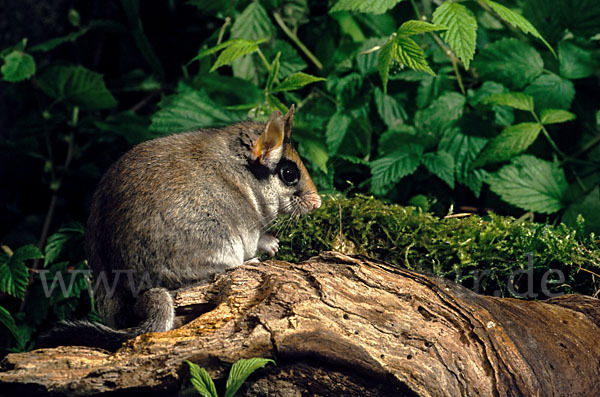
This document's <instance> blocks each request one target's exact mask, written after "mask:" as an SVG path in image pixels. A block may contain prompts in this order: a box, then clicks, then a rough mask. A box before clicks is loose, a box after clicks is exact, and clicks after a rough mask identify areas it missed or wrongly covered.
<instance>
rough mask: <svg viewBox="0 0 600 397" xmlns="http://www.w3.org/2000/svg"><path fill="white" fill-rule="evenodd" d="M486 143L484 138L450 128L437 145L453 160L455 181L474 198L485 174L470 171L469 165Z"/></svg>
mask: <svg viewBox="0 0 600 397" xmlns="http://www.w3.org/2000/svg"><path fill="white" fill-rule="evenodd" d="M486 143H487V139H485V138H481V137H477V136H470V135H465V134H463V133H462V132H460V130H458V129H457V128H452V129H448V130H446V133H445V134H444V135H443V136H442V139H441V140H440V143H439V145H438V150H440V151H445V152H447V153H449V154H450V155H451V156H452V158H453V159H454V168H455V174H456V181H457V182H458V183H460V184H462V185H465V186H467V187H468V188H469V189H471V190H472V191H473V193H475V196H476V197H479V194H480V192H481V187H482V185H483V179H484V176H485V172H484V170H480V169H479V170H474V169H472V167H471V164H472V163H473V161H474V160H475V159H476V158H477V156H478V155H479V153H480V152H481V150H482V149H483V147H484V146H485V144H486Z"/></svg>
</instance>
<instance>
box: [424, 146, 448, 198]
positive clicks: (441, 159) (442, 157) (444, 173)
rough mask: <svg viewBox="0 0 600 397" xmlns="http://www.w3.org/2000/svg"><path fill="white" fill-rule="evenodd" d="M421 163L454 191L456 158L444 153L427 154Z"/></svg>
mask: <svg viewBox="0 0 600 397" xmlns="http://www.w3.org/2000/svg"><path fill="white" fill-rule="evenodd" d="M421 162H422V163H423V165H424V166H425V168H427V169H428V170H429V172H431V173H432V174H434V175H436V176H437V177H438V178H440V179H441V180H443V181H444V182H446V183H447V184H448V186H450V188H452V189H454V158H453V157H452V156H451V155H450V154H449V153H446V152H444V151H438V152H435V153H433V152H432V153H425V154H424V155H423V157H422V159H421Z"/></svg>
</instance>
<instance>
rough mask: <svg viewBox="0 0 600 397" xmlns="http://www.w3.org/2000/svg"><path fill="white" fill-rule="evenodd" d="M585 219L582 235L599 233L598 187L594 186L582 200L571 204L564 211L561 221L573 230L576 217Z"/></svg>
mask: <svg viewBox="0 0 600 397" xmlns="http://www.w3.org/2000/svg"><path fill="white" fill-rule="evenodd" d="M578 215H581V216H583V218H584V219H585V223H584V233H586V234H589V233H592V232H593V233H596V234H599V233H600V187H599V186H596V187H595V188H594V189H593V190H592V191H591V192H590V193H589V194H587V195H586V196H585V197H584V198H583V200H579V201H577V202H575V203H573V204H571V205H570V206H569V207H568V208H567V210H566V211H565V213H564V215H563V217H562V221H563V222H564V223H566V224H567V225H569V226H571V227H573V228H575V227H576V226H577V216H578Z"/></svg>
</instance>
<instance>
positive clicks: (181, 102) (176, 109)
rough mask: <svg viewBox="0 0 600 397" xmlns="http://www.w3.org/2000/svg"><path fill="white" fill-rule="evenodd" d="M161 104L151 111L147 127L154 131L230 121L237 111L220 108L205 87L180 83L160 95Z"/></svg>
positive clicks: (175, 129) (235, 119) (176, 130)
mask: <svg viewBox="0 0 600 397" xmlns="http://www.w3.org/2000/svg"><path fill="white" fill-rule="evenodd" d="M158 105H159V107H160V108H161V109H160V110H159V111H158V112H156V113H154V115H152V117H151V120H152V124H151V125H150V127H149V128H150V130H152V131H157V132H182V131H192V130H194V129H198V128H202V127H211V126H215V125H222V124H231V123H234V122H236V121H238V120H239V119H240V116H239V114H236V113H234V112H229V111H226V110H224V109H222V108H221V107H220V106H219V105H217V104H216V103H214V102H213V101H212V100H211V99H210V98H209V97H208V95H207V94H206V92H205V91H203V90H201V91H198V90H195V89H193V88H191V87H189V86H186V85H183V84H182V85H181V86H180V87H179V92H178V93H177V94H175V95H171V96H168V97H166V98H165V99H163V100H162V101H161V102H160V103H159V104H158Z"/></svg>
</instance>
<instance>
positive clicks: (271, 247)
mask: <svg viewBox="0 0 600 397" xmlns="http://www.w3.org/2000/svg"><path fill="white" fill-rule="evenodd" d="M258 250H259V252H264V253H267V254H269V256H275V254H276V253H277V251H279V240H277V238H276V237H275V236H272V235H270V234H263V235H262V236H260V238H259V239H258Z"/></svg>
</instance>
